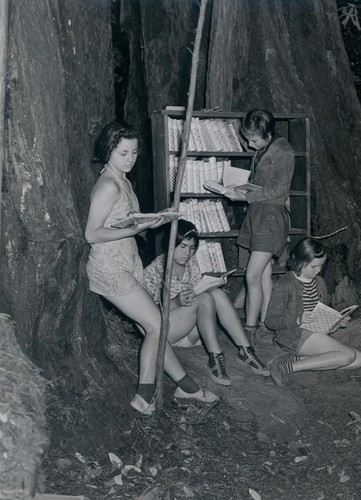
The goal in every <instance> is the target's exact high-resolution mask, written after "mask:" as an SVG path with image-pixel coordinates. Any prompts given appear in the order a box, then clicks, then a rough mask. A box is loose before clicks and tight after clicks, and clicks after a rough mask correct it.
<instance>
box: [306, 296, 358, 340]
mask: <svg viewBox="0 0 361 500" xmlns="http://www.w3.org/2000/svg"><path fill="white" fill-rule="evenodd" d="M357 308H358V306H357V305H353V306H350V307H346V309H343V310H342V311H340V312H339V311H336V309H332V307H328V306H326V305H325V304H323V303H322V302H318V303H317V305H316V307H315V308H314V310H313V311H312V313H311V314H310V317H309V320H308V321H307V323H303V324H302V325H301V328H305V329H306V330H311V331H312V332H315V333H323V334H325V335H328V334H329V333H332V332H334V331H335V330H336V329H337V327H338V326H339V324H340V323H341V321H342V320H343V319H345V318H347V317H348V316H350V315H351V314H352V313H353V312H354V310H355V309H357Z"/></svg>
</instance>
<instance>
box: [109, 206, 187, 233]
mask: <svg viewBox="0 0 361 500" xmlns="http://www.w3.org/2000/svg"><path fill="white" fill-rule="evenodd" d="M180 215H181V214H180V212H174V211H171V210H170V209H166V210H161V211H160V212H157V213H146V214H142V213H140V212H134V213H132V214H129V215H128V216H127V217H124V218H123V219H121V220H120V221H119V222H116V223H114V224H112V227H114V228H120V229H124V228H126V227H130V226H134V225H135V224H142V223H143V222H150V221H152V220H153V221H154V222H155V221H156V220H158V219H160V218H161V217H163V218H164V219H165V220H166V222H170V221H172V220H174V219H178V217H180Z"/></svg>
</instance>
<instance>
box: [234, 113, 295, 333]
mask: <svg viewBox="0 0 361 500" xmlns="http://www.w3.org/2000/svg"><path fill="white" fill-rule="evenodd" d="M241 132H242V134H243V135H244V137H245V138H246V139H247V141H248V144H249V147H250V148H252V149H255V150H256V153H255V155H254V158H253V161H252V165H251V177H250V182H251V183H253V184H257V185H258V186H261V189H257V190H255V191H248V192H244V191H242V190H241V189H239V188H229V189H228V190H227V191H226V192H225V193H224V195H225V196H227V197H228V198H230V199H231V200H239V201H247V202H248V204H249V206H248V209H247V213H246V216H245V219H244V221H243V224H242V227H241V229H240V232H239V236H238V239H237V244H238V245H240V246H242V247H245V248H247V249H248V250H249V251H250V257H249V261H248V264H247V269H246V282H247V298H246V325H245V330H246V333H247V334H248V336H249V337H250V338H253V336H254V333H255V330H256V328H257V325H258V322H259V324H260V325H263V324H264V320H265V317H266V312H267V307H268V302H269V299H270V296H271V291H272V262H273V258H276V259H277V258H279V257H280V256H281V255H282V253H283V251H284V250H285V247H286V243H287V236H288V232H289V224H290V223H289V212H288V210H287V208H286V202H287V200H288V197H289V193H290V185H291V179H292V175H293V169H294V152H293V149H292V147H291V146H290V144H289V143H288V142H287V140H286V139H285V138H284V137H278V138H276V137H275V119H274V117H273V115H272V114H271V113H270V112H269V111H265V110H261V109H253V110H252V111H249V112H248V113H247V114H246V116H245V117H244V119H243V121H242V125H241Z"/></svg>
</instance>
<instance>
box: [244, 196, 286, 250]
mask: <svg viewBox="0 0 361 500" xmlns="http://www.w3.org/2000/svg"><path fill="white" fill-rule="evenodd" d="M289 227H290V218H289V213H288V210H287V208H286V207H284V206H283V205H271V204H263V203H251V204H250V206H249V207H248V210H247V213H246V216H245V218H244V221H243V224H242V227H241V229H240V231H239V235H238V238H237V245H239V246H241V247H245V248H248V249H249V251H250V252H267V253H272V254H273V255H274V256H275V257H280V256H281V255H282V253H283V251H284V249H285V248H286V244H287V237H288V233H289Z"/></svg>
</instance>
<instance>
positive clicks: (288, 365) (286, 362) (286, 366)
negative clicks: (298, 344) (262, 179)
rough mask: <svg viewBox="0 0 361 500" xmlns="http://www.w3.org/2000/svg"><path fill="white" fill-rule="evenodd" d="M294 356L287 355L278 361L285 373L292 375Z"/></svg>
mask: <svg viewBox="0 0 361 500" xmlns="http://www.w3.org/2000/svg"><path fill="white" fill-rule="evenodd" d="M292 357H293V356H287V357H285V358H283V359H280V360H279V361H278V363H277V365H278V367H279V368H280V369H281V370H282V371H283V372H284V374H285V375H290V374H291V373H293V364H292V363H293V361H292V360H291V358H292Z"/></svg>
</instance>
